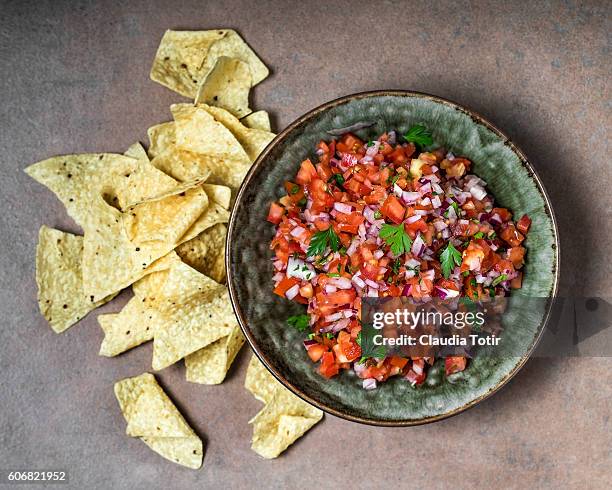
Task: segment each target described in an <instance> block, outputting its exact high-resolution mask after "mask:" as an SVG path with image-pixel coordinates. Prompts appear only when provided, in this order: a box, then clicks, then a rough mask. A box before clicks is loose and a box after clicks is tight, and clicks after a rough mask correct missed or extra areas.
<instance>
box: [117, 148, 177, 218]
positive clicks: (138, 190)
mask: <svg viewBox="0 0 612 490" xmlns="http://www.w3.org/2000/svg"><path fill="white" fill-rule="evenodd" d="M125 155H126V156H131V157H132V158H135V159H137V160H138V166H137V167H136V169H135V170H134V171H132V172H131V173H129V174H126V175H120V176H117V177H116V178H115V182H114V184H113V187H114V190H115V194H116V195H117V200H118V203H119V207H120V208H121V209H122V210H125V209H126V208H128V207H129V206H133V205H134V204H137V203H140V202H143V201H147V200H150V199H156V198H159V197H160V196H163V195H166V194H168V193H171V192H173V191H175V190H176V189H177V188H178V186H179V182H178V181H176V180H175V179H173V178H172V177H170V176H169V175H166V174H165V173H164V172H162V171H161V170H159V169H157V168H155V166H153V165H151V162H150V161H149V157H148V156H147V153H146V151H145V150H144V148H143V147H142V145H141V144H140V143H135V144H134V145H132V146H130V148H129V149H128V150H127V151H126V152H125Z"/></svg>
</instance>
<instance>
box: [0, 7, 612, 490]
mask: <svg viewBox="0 0 612 490" xmlns="http://www.w3.org/2000/svg"><path fill="white" fill-rule="evenodd" d="M1 9H2V20H1V21H0V22H1V24H0V27H1V29H0V40H1V41H0V63H1V67H2V70H0V87H1V91H0V107H1V108H2V109H1V110H0V127H1V128H2V130H1V131H0V148H1V149H2V156H1V162H2V167H1V168H2V170H3V171H2V173H1V174H0V200H1V206H2V211H3V212H2V214H1V215H0V246H1V248H2V253H1V255H0V266H1V271H2V274H1V275H0V295H1V301H0V305H1V306H0V308H1V309H0V315H1V316H0V317H1V318H2V323H3V325H2V327H3V328H2V329H1V330H0V370H1V372H2V375H1V376H0V397H1V402H0V466H1V467H2V468H14V469H17V468H63V469H66V470H68V471H69V472H70V480H71V484H70V486H72V487H74V488H84V487H88V488H191V487H196V486H197V487H203V488H207V487H211V486H213V485H214V486H219V487H231V488H254V487H259V488H268V487H288V488H290V487H297V486H300V484H302V485H303V484H304V483H305V482H306V484H307V485H309V486H312V487H315V488H328V487H336V488H338V487H345V486H347V485H349V484H350V485H352V486H354V487H355V488H366V487H372V486H374V485H379V486H380V485H384V484H391V485H398V484H402V485H403V486H406V487H417V486H419V487H429V488H431V487H433V488H442V487H447V486H451V485H458V486H459V487H466V486H473V487H483V488H484V487H491V486H504V487H516V488H518V487H527V486H538V487H548V486H551V487H559V486H563V487H578V486H583V487H589V488H603V487H604V485H605V484H606V483H607V482H609V481H610V480H611V478H612V475H611V470H610V468H611V463H612V440H611V436H610V434H611V432H612V431H611V427H610V405H609V403H610V399H611V396H612V388H611V387H612V376H611V374H610V372H611V368H612V361H611V360H610V359H609V358H607V359H603V358H598V359H595V358H593V359H566V360H561V359H534V360H531V361H529V362H528V364H527V366H526V367H525V368H524V369H523V371H522V372H521V373H519V374H518V375H517V377H516V378H515V379H513V380H512V381H511V382H510V384H509V385H508V386H506V387H505V388H504V389H503V390H502V391H501V392H500V393H498V394H496V395H495V396H494V397H493V398H491V399H490V400H487V401H485V402H484V403H482V404H480V405H479V406H477V407H475V408H473V409H470V410H469V411H467V412H465V413H464V414H461V415H459V416H457V417H454V418H451V419H448V420H445V421H442V422H438V423H435V424H432V425H428V426H421V427H415V428H403V429H395V428H389V429H384V428H374V427H366V426H361V425H357V424H353V423H350V422H346V421H343V420H341V419H337V418H334V417H332V416H327V417H326V418H325V420H324V421H323V422H322V423H321V424H319V425H317V426H316V427H315V428H314V429H313V430H312V431H310V432H309V433H308V434H307V436H306V437H304V438H302V439H301V440H300V441H298V442H297V443H296V444H295V445H294V446H293V447H292V448H290V449H289V450H288V451H287V452H286V453H285V454H284V455H283V456H282V457H280V458H279V459H277V460H274V461H264V460H263V459H261V458H260V457H258V456H257V455H256V454H255V453H253V452H252V451H251V450H250V449H249V445H250V436H251V427H250V426H248V425H247V421H248V420H249V418H250V417H251V416H252V415H253V414H255V413H256V412H257V410H259V408H260V404H259V402H257V401H256V400H254V399H253V398H252V397H251V395H250V394H248V393H247V392H246V391H245V390H244V389H243V388H242V383H243V378H244V372H245V369H246V363H245V361H246V359H247V357H248V353H247V351H246V348H245V349H244V350H243V352H242V353H241V354H240V355H239V358H238V360H237V361H236V365H235V367H234V368H233V369H232V371H231V372H230V375H229V377H228V380H227V381H226V382H225V383H223V384H222V385H220V386H211V387H205V386H199V385H193V384H189V383H187V382H186V381H185V380H184V372H183V368H182V367H179V366H173V367H171V368H168V369H166V370H164V371H163V372H162V373H161V374H160V376H159V379H160V383H161V384H162V385H163V386H164V388H165V389H166V390H167V391H168V393H169V395H170V396H171V397H172V398H173V400H174V401H175V402H176V404H177V406H178V407H179V408H180V409H181V410H182V411H183V413H185V415H186V418H187V419H188V421H189V422H190V424H191V425H192V427H193V428H194V429H195V430H196V431H197V432H198V433H199V434H201V435H202V436H203V438H204V440H205V445H206V455H205V458H204V466H203V468H202V469H201V470H199V471H193V470H188V469H185V468H182V467H179V466H176V465H173V464H171V463H169V462H167V461H164V460H163V459H161V458H159V457H158V456H157V455H155V454H154V453H153V452H151V451H150V450H149V449H148V448H146V447H145V445H144V444H142V443H141V442H140V441H138V440H136V439H131V438H128V437H127V436H125V435H124V429H125V422H124V420H123V418H122V416H121V413H120V411H119V408H118V406H117V402H116V400H115V398H114V395H113V390H112V385H113V383H114V381H116V380H117V379H119V378H122V377H125V376H131V375H136V374H140V373H141V372H143V371H144V370H146V369H147V368H149V366H150V359H151V349H150V346H143V347H140V348H138V349H135V350H133V351H131V352H129V353H127V354H125V355H123V356H121V357H119V358H116V359H106V358H101V357H98V355H97V352H98V349H99V345H100V342H101V339H102V331H101V329H100V328H99V327H98V325H97V323H96V321H95V315H96V314H95V313H94V314H92V315H90V316H88V317H87V318H86V319H85V320H84V321H82V322H81V324H79V325H77V326H75V327H73V328H71V329H70V330H69V331H67V332H66V333H64V334H62V335H59V336H58V335H55V334H54V333H53V332H52V331H51V329H50V328H49V327H48V326H47V325H46V324H45V321H44V319H43V318H42V317H41V316H40V314H39V313H38V307H37V304H36V286H35V283H34V253H35V246H36V237H37V233H38V228H39V227H40V225H42V224H47V225H49V226H53V227H57V228H60V229H64V230H66V231H78V229H77V228H76V227H75V225H74V223H72V222H71V221H70V220H69V219H68V218H67V217H66V215H65V212H64V210H63V208H62V206H61V205H60V204H59V202H58V201H57V200H56V199H55V198H54V197H53V196H52V195H51V194H50V193H49V192H48V191H46V190H45V189H43V188H42V187H41V186H39V185H37V184H36V183H35V182H33V181H32V180H30V179H28V177H27V176H26V175H25V174H24V173H23V172H22V169H23V168H24V167H25V166H27V165H28V164H30V163H33V162H35V161H38V160H41V159H44V158H47V157H49V156H52V155H56V154H62V153H70V152H85V151H91V152H95V151H116V152H121V151H123V150H124V149H126V148H127V147H128V146H129V145H130V144H132V143H133V142H134V141H136V140H140V141H146V128H147V127H149V126H151V125H153V124H155V123H158V122H161V121H164V120H167V119H169V118H170V113H169V109H168V107H169V105H170V104H171V103H173V102H178V101H181V100H182V98H181V97H180V96H178V95H176V94H174V93H172V92H170V91H168V90H167V89H165V88H164V87H162V86H159V85H157V84H155V83H153V82H151V81H150V80H149V79H148V73H149V69H150V65H151V61H152V59H153V56H154V54H155V51H156V49H157V45H158V43H159V39H160V38H161V36H162V34H163V32H164V30H165V29H167V28H175V29H200V28H202V29H206V28H217V27H232V28H236V29H237V30H239V31H240V33H241V34H242V35H243V36H244V37H245V38H246V39H247V41H248V42H249V43H250V44H251V45H252V46H253V47H254V49H255V50H256V51H257V52H258V53H259V55H260V56H261V57H262V59H263V60H264V61H265V62H266V63H267V64H268V66H270V68H271V71H272V76H271V77H270V78H269V79H267V80H266V81H264V82H263V83H262V84H260V85H259V86H258V87H256V89H255V90H254V94H253V97H252V106H253V107H255V108H256V109H266V110H268V111H270V112H271V113H272V114H273V120H274V123H275V128H276V129H281V128H282V127H283V126H285V125H287V124H288V123H289V122H291V121H292V120H293V119H295V118H296V117H298V116H299V115H300V114H302V113H303V112H305V111H306V110H308V109H311V108H312V107H315V106H317V105H319V104H320V103H323V102H325V101H327V100H330V99H333V98H335V97H338V96H340V95H345V94H348V93H352V92H358V91H363V90H370V89H378V88H405V89H413V90H421V91H425V92H430V93H434V94H437V95H441V96H443V97H447V98H450V99H452V100H456V101H457V102H459V103H462V104H464V105H466V106H468V107H471V108H473V109H474V110H476V111H478V112H480V113H481V114H483V115H484V116H485V117H486V118H488V119H489V120H491V121H492V122H493V123H495V124H497V125H498V126H499V127H500V128H502V129H503V130H504V131H505V132H506V133H507V134H508V135H509V136H510V137H511V138H512V139H513V140H514V141H515V142H516V143H517V144H518V145H519V146H520V147H522V149H523V150H524V151H525V152H526V153H527V155H528V156H529V157H530V159H531V162H532V163H533V165H534V166H535V168H536V169H537V170H538V172H539V174H540V176H541V177H542V179H543V181H544V184H545V185H546V187H547V190H548V192H549V194H550V196H551V198H552V201H553V204H554V206H555V210H556V215H557V219H558V222H559V227H560V232H561V262H562V266H561V269H562V271H561V272H562V287H561V291H562V293H565V294H569V293H572V294H584V295H600V296H607V297H610V296H612V294H611V293H612V279H611V275H610V272H611V270H610V269H611V268H610V262H609V250H610V249H612V220H611V218H612V216H611V214H612V213H611V211H610V210H611V209H612V202H611V200H612V199H611V197H610V191H609V187H610V181H611V177H612V171H611V168H610V163H609V147H608V140H609V138H610V132H609V126H610V110H611V107H612V105H611V103H610V85H609V82H608V81H607V80H609V78H610V41H609V36H608V34H607V33H608V32H609V31H610V30H611V26H610V15H611V12H610V8H609V6H607V5H606V3H605V2H603V1H601V2H594V1H591V2H572V1H565V2H532V3H530V4H529V6H527V4H525V3H520V2H503V3H501V2H484V1H474V2H464V1H461V2H418V3H417V2H400V1H382V2H376V3H373V2H363V3H360V2H351V1H348V0H347V1H344V2H339V1H338V2H336V1H329V2H310V1H303V2H299V3H298V2H295V4H293V2H283V1H270V2H264V1H262V2H256V3H255V2H247V1H224V2H213V1H209V2H197V1H189V2H164V1H161V0H155V1H152V2H145V1H131V2H94V1H76V2H67V1H38V2H28V1H19V2H18V1H4V2H2V6H1ZM519 191H520V189H519ZM122 301H125V298H121V297H120V298H118V299H116V300H114V301H113V302H112V303H111V304H109V305H106V306H105V307H104V308H103V311H106V312H108V311H116V310H118V309H119V308H120V305H121V303H122ZM0 469H1V468H0ZM22 488H25V487H22Z"/></svg>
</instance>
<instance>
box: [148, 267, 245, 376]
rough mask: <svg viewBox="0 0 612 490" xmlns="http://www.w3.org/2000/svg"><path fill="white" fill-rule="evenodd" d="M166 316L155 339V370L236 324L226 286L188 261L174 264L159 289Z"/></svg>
mask: <svg viewBox="0 0 612 490" xmlns="http://www.w3.org/2000/svg"><path fill="white" fill-rule="evenodd" d="M160 298H161V299H160V301H159V303H158V306H157V308H158V310H159V311H160V312H161V314H162V315H163V316H164V317H165V322H164V327H163V328H160V329H157V330H156V331H155V333H154V340H153V363H152V364H153V369H155V370H160V369H163V368H165V367H167V366H170V365H171V364H173V363H175V362H177V361H179V360H180V359H182V358H184V357H185V356H187V355H189V354H191V353H193V352H195V351H197V350H199V349H201V348H203V347H206V346H207V345H209V344H211V343H213V342H214V341H216V340H219V339H220V338H222V337H225V336H227V335H229V334H230V333H231V332H232V329H233V328H234V327H235V326H236V325H237V322H236V317H235V316H234V311H233V309H232V306H231V303H230V300H229V293H228V291H227V288H226V287H225V286H223V285H221V284H219V283H217V282H215V281H213V280H212V279H210V278H208V277H206V276H204V275H202V274H200V273H199V272H198V271H196V270H195V269H193V268H191V267H189V266H188V265H187V264H184V263H182V262H181V263H178V264H175V265H174V266H173V267H172V268H171V269H170V272H169V273H168V278H167V279H166V282H165V284H164V287H163V288H162V290H161V291H160Z"/></svg>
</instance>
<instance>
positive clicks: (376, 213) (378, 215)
mask: <svg viewBox="0 0 612 490" xmlns="http://www.w3.org/2000/svg"><path fill="white" fill-rule="evenodd" d="M380 218H382V213H381V212H380V211H379V210H378V209H377V210H376V211H374V219H380Z"/></svg>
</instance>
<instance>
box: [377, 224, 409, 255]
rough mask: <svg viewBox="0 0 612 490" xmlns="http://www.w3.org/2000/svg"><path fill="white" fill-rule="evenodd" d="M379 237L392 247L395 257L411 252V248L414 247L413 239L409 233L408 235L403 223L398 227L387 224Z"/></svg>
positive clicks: (383, 226)
mask: <svg viewBox="0 0 612 490" xmlns="http://www.w3.org/2000/svg"><path fill="white" fill-rule="evenodd" d="M378 236H380V238H382V239H383V240H384V241H385V242H386V244H387V245H389V246H390V247H391V252H393V254H394V255H401V254H403V253H406V252H408V251H409V250H410V247H412V239H411V238H410V236H409V235H408V233H406V230H405V229H404V224H403V223H400V224H399V225H397V226H393V225H389V224H387V223H385V224H384V225H382V228H381V229H380V232H379V233H378Z"/></svg>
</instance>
